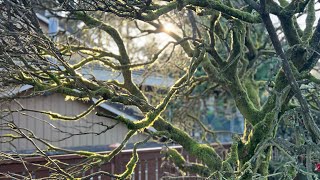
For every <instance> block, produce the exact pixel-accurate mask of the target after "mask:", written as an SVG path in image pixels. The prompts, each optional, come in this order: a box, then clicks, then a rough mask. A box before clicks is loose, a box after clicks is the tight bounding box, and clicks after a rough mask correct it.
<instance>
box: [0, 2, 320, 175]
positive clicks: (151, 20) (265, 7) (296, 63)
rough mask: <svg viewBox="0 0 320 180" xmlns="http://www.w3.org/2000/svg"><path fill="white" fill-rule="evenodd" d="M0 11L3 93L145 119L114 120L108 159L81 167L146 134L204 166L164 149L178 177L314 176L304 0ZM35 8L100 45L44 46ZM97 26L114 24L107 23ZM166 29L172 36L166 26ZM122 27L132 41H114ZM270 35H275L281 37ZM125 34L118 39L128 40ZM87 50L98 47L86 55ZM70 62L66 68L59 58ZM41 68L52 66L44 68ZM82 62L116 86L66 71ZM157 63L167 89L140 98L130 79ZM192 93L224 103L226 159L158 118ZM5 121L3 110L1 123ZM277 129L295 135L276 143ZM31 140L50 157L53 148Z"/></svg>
mask: <svg viewBox="0 0 320 180" xmlns="http://www.w3.org/2000/svg"><path fill="white" fill-rule="evenodd" d="M0 3H1V5H0V8H1V11H2V12H3V13H2V14H1V17H0V19H1V21H0V23H1V30H0V32H1V39H0V42H1V44H2V46H1V47H0V52H1V56H0V58H1V61H0V64H1V71H2V72H1V74H2V75H3V76H2V77H1V86H2V89H3V90H4V91H8V88H12V87H14V86H17V85H22V84H28V85H32V86H33V87H34V93H43V92H45V91H50V92H58V93H62V94H64V95H68V96H73V97H75V98H87V99H92V98H97V99H100V100H101V102H103V101H112V102H118V103H122V104H124V105H133V106H136V107H137V108H139V109H140V110H141V111H142V112H143V113H144V115H145V117H144V118H143V119H141V120H140V121H138V122H132V121H130V120H127V119H125V118H123V117H117V120H118V121H119V122H122V123H124V124H126V125H127V127H128V128H129V129H130V131H129V133H128V134H127V136H126V139H125V140H124V141H123V142H122V144H121V145H120V146H119V147H118V148H116V149H114V150H113V151H112V152H111V153H110V154H108V155H99V154H97V153H93V152H84V151H74V152H73V153H77V154H80V155H82V156H87V157H88V158H90V160H91V164H99V163H103V162H107V161H109V160H110V159H111V158H113V157H114V156H115V155H116V154H117V153H118V152H120V151H121V150H122V149H123V148H124V146H125V144H126V142H127V139H128V138H130V137H131V136H133V135H134V134H135V133H136V132H137V131H141V130H144V129H145V128H147V127H150V126H152V127H153V128H155V129H156V130H157V131H156V132H154V133H150V136H166V137H167V138H169V139H171V140H173V141H174V142H176V143H178V144H180V145H182V146H183V148H184V149H185V150H186V151H187V152H188V153H189V154H190V155H192V156H195V157H197V158H198V159H199V160H201V162H202V163H203V164H188V165H186V163H187V162H185V160H184V159H183V158H182V157H181V155H180V154H179V153H178V152H177V151H174V150H169V151H168V154H169V158H170V159H171V160H172V161H173V162H175V164H176V165H177V166H179V168H180V169H181V170H182V171H189V172H194V173H198V174H199V175H201V176H205V177H210V178H213V179H215V178H216V179H218V178H219V179H223V178H226V179H260V178H262V179H267V178H268V177H272V176H274V177H275V178H277V179H292V178H294V177H295V176H296V175H297V173H298V172H299V173H302V174H304V175H306V176H307V178H308V179H312V178H315V177H316V176H317V174H315V172H313V163H316V162H319V159H318V157H319V155H318V152H319V144H318V143H319V140H320V130H319V127H318V125H317V124H316V121H318V120H317V119H318V116H317V114H318V112H319V103H318V101H319V100H318V91H317V89H318V83H319V79H317V77H315V76H314V75H313V74H312V73H310V72H311V71H312V70H314V69H315V66H316V64H317V61H318V59H319V53H318V51H319V48H320V46H319V40H320V22H319V21H318V22H316V17H315V14H316V10H315V4H316V3H317V2H315V1H314V0H293V1H286V0H281V1H279V2H275V1H273V0H269V1H266V0H260V1H253V0H243V1H242V0H239V1H228V0H204V1H196V0H176V1H135V0H130V1H100V0H94V1H85V0H81V1H72V0H69V1H62V0H58V1H41V2H40V1H32V0H31V1H19V0H4V1H0ZM43 10H48V11H50V13H52V14H55V15H59V13H62V12H63V14H64V16H62V17H60V18H62V19H66V20H68V23H69V22H70V23H71V22H72V23H74V24H75V25H77V24H78V23H83V24H82V25H83V28H84V29H82V31H81V32H80V34H81V36H82V37H84V38H88V39H91V38H92V37H100V38H99V40H98V41H96V42H93V44H92V45H90V46H88V45H87V44H79V43H77V42H70V41H63V40H60V41H56V42H55V41H53V40H52V39H50V38H49V37H48V36H47V35H46V34H44V33H43V32H42V30H41V28H40V26H39V23H38V20H37V18H36V14H35V12H38V11H43ZM270 14H273V15H275V16H276V17H277V18H278V20H279V22H280V25H279V27H275V26H274V25H273V23H272V20H271V18H270ZM300 15H306V20H305V22H304V23H305V24H306V28H305V29H304V30H302V29H301V28H300V25H301V24H300V23H298V20H297V17H299V16H300ZM107 17H117V18H119V19H122V20H123V21H108V20H107ZM122 22H125V23H124V24H127V23H128V24H131V25H130V26H126V25H124V24H122ZM72 23H71V24H72ZM169 23H171V25H172V26H173V27H174V29H169V28H167V29H166V25H167V24H169ZM314 24H316V25H315V26H314ZM126 27H129V31H130V33H133V34H132V36H135V37H134V38H127V39H126V40H125V38H126V37H125V36H123V35H124V34H126V33H125V32H124V31H125V30H126ZM277 29H278V30H280V31H281V32H283V34H282V35H281V36H279V35H278V34H277ZM129 31H127V32H129ZM130 33H127V34H126V35H128V37H130ZM140 33H142V34H143V36H140ZM162 33H165V34H167V35H168V36H167V37H166V38H167V39H168V40H166V44H164V46H161V45H159V46H156V47H154V48H150V49H147V50H148V51H144V49H142V47H143V46H144V45H145V44H148V43H152V41H150V38H161V37H162V38H163V36H154V34H156V35H158V34H162ZM280 38H281V41H280ZM104 39H105V40H108V41H106V42H105V41H104ZM136 39H140V41H135V40H136ZM141 43H143V45H141ZM96 45H99V47H98V48H95V46H96ZM93 47H94V48H93ZM149 47H151V46H149ZM170 47H171V48H174V49H173V50H172V53H170V52H171V51H170V50H168V48H170ZM129 50H130V51H129ZM139 53H140V54H139ZM77 54H83V56H80V57H79V56H78V55H77ZM70 57H73V58H72V59H74V61H72V62H71V61H69V59H70ZM52 59H54V60H55V61H56V62H57V63H52ZM136 59H139V61H136ZM93 62H98V63H99V64H100V66H103V67H107V68H111V69H114V70H116V71H120V72H121V74H122V76H123V79H124V81H123V82H117V81H112V80H111V81H107V82H97V81H95V80H94V79H88V78H85V76H83V75H82V74H81V73H80V71H77V70H78V69H81V68H82V67H84V66H87V65H89V64H91V63H93ZM165 63H172V64H174V65H176V67H178V69H180V70H179V71H177V70H175V72H172V71H167V72H165V75H167V76H173V77H176V78H177V81H176V82H175V84H174V85H173V86H172V87H171V88H170V89H165V90H163V91H162V92H165V93H163V94H162V97H161V99H160V100H153V99H152V100H149V99H148V98H147V96H146V93H144V92H143V91H141V90H140V89H139V87H138V85H137V84H135V83H134V82H133V80H132V70H133V69H136V68H143V67H145V68H149V69H155V70H156V69H158V68H162V67H163V66H162V65H163V64H165ZM162 72H163V71H162ZM173 74H174V75H173ZM203 93H206V95H207V94H208V96H209V95H210V94H216V96H217V98H220V97H221V96H219V95H217V93H219V94H220V93H222V94H225V95H226V96H225V98H226V99H227V100H226V102H232V103H234V104H235V106H236V107H237V109H238V110H239V111H240V113H241V114H242V115H243V117H244V118H245V131H244V134H243V136H242V137H236V136H235V137H234V142H233V144H232V147H231V149H230V154H229V156H228V158H227V159H225V160H223V159H222V158H221V157H220V156H219V155H218V154H217V153H216V151H215V150H214V149H213V148H211V147H210V146H209V145H206V144H201V143H199V142H197V141H196V140H194V139H192V138H191V137H190V136H189V135H188V133H186V132H185V131H183V130H181V129H180V128H178V127H177V126H174V125H173V124H172V123H170V122H169V121H168V120H166V119H165V118H163V116H162V114H163V112H164V111H165V110H166V109H167V107H168V104H169V103H170V102H171V101H172V100H173V99H176V98H178V99H179V100H180V101H181V102H183V103H181V104H178V105H180V106H181V105H182V104H184V103H185V101H186V100H185V99H183V98H185V97H186V98H188V97H189V98H190V96H197V95H199V94H200V96H203ZM3 99H4V100H8V99H12V98H3ZM209 100H210V99H209ZM152 101H153V102H152ZM7 113H8V111H3V113H2V114H3V115H2V116H3V117H4V116H6V115H7ZM44 113H45V114H47V115H50V116H51V117H53V118H55V119H61V120H71V119H77V117H76V118H71V117H66V116H62V115H59V114H56V113H54V112H44ZM98 115H100V116H103V114H98ZM178 118H179V116H178ZM180 118H183V117H180ZM183 120H184V119H182V120H181V121H183ZM283 124H287V126H285V125H283ZM2 126H3V127H5V128H7V129H13V130H15V133H16V134H11V135H8V134H6V135H2V136H1V138H8V137H7V136H10V138H12V139H15V138H26V139H28V140H32V139H37V136H36V135H34V134H32V132H29V135H28V136H25V135H23V133H21V131H17V130H16V129H19V127H16V126H14V125H13V124H12V123H10V122H7V123H6V122H3V123H2ZM204 127H205V126H204ZM281 131H284V132H285V133H291V134H293V135H294V137H295V138H294V139H288V138H285V137H283V136H284V135H283V134H284V133H283V132H281ZM293 135H292V136H293ZM37 140H39V139H37ZM40 141H41V140H40ZM41 142H42V143H44V144H45V145H46V146H47V147H48V149H50V150H52V151H55V150H59V151H61V150H62V151H63V149H61V148H58V147H54V146H51V145H50V143H48V142H45V141H41ZM141 143H142V142H139V143H137V144H136V146H137V145H139V144H141ZM136 146H135V147H136ZM273 149H276V150H278V151H279V152H280V154H282V155H284V156H285V157H286V158H285V161H283V162H276V163H280V164H281V163H282V165H281V168H274V163H270V162H271V155H272V151H273ZM65 151H67V152H70V151H68V150H65ZM41 152H42V151H40V152H39V153H41ZM43 153H44V152H43ZM300 155H304V157H305V160H306V161H305V163H299V162H298V157H299V156H300ZM137 161H138V157H137V154H136V153H133V155H132V158H131V160H130V161H129V163H128V165H127V169H126V170H125V171H124V172H123V173H122V174H117V175H113V176H114V177H117V178H119V179H125V178H128V177H129V176H130V174H131V173H132V172H133V169H134V168H135V164H136V162H137ZM51 163H53V162H51ZM54 170H55V171H56V172H57V173H58V174H60V175H61V176H63V177H65V178H73V177H75V176H77V175H76V174H72V173H69V172H68V171H66V170H63V169H61V168H59V167H58V165H57V167H56V168H55V169H54Z"/></svg>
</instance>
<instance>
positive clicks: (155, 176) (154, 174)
mask: <svg viewBox="0 0 320 180" xmlns="http://www.w3.org/2000/svg"><path fill="white" fill-rule="evenodd" d="M214 147H217V145H214ZM229 147H230V144H225V145H224V148H219V149H218V152H219V154H221V155H222V156H225V154H226V150H228V149H229ZM171 148H175V149H177V150H178V151H179V152H181V153H182V154H183V156H184V157H185V159H186V161H187V162H199V161H198V160H197V159H196V158H194V157H192V156H189V155H188V154H187V153H186V152H185V151H183V149H182V148H181V147H180V146H175V147H171ZM161 150H162V148H161V147H157V148H148V149H139V150H138V154H139V162H138V164H137V166H136V168H135V171H134V174H133V175H132V179H134V180H159V179H160V178H161V177H163V176H164V175H170V174H171V175H181V174H180V173H179V169H178V168H176V167H174V166H173V164H172V162H170V161H164V160H163V158H164V154H162V153H160V152H161ZM104 153H107V152H104ZM131 153H132V150H124V151H122V152H121V153H119V154H118V155H117V156H115V158H113V159H112V160H111V161H110V162H108V163H105V164H103V165H102V166H100V167H92V168H91V169H88V170H87V171H84V170H83V169H81V167H78V168H75V169H72V172H77V171H79V172H80V173H79V175H78V177H79V176H85V175H89V174H92V173H94V172H99V171H105V172H109V173H111V174H121V173H123V172H124V171H125V169H126V164H127V163H128V161H129V160H130V158H131ZM51 159H54V160H58V161H60V162H61V163H68V164H78V163H86V162H85V161H84V159H85V158H83V157H81V156H77V155H59V156H51ZM24 160H25V161H26V162H27V163H26V164H25V165H26V167H27V169H26V168H25V167H24V165H23V164H22V163H21V162H18V161H13V160H3V161H0V173H11V174H12V175H15V174H18V175H19V174H20V175H24V176H25V175H28V173H30V175H31V176H32V178H45V177H49V176H50V174H51V173H52V171H51V170H49V169H48V168H45V167H39V166H35V165H34V164H41V165H44V164H46V163H47V161H46V160H45V159H44V158H42V157H28V158H25V159H24ZM61 167H62V168H63V169H65V170H71V169H70V167H66V166H63V165H62V166H61ZM27 170H28V171H27ZM188 175H190V176H191V174H187V176H188ZM192 176H194V175H192ZM15 177H17V178H18V179H22V178H19V176H15ZM0 179H10V178H5V177H1V175H0ZM90 180H113V178H111V177H109V176H107V175H103V174H97V175H96V176H93V177H92V178H91V179H90Z"/></svg>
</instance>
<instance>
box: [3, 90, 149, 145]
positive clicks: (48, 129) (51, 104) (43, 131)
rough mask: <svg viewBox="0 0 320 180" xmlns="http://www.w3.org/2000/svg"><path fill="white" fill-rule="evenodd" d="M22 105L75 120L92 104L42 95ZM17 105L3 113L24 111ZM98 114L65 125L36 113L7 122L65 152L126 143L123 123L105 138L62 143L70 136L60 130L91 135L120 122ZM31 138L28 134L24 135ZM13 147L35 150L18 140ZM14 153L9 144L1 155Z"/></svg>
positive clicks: (19, 114)
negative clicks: (73, 149) (123, 141)
mask: <svg viewBox="0 0 320 180" xmlns="http://www.w3.org/2000/svg"><path fill="white" fill-rule="evenodd" d="M18 102H19V103H20V104H21V105H22V106H23V107H24V108H26V109H32V110H42V111H51V112H57V113H59V114H61V115H65V116H75V115H78V114H80V113H82V112H84V111H85V110H86V109H87V108H89V107H90V104H89V103H86V102H83V101H77V100H76V101H71V100H68V101H65V98H64V96H63V95H61V94H51V95H47V96H46V95H42V96H36V97H31V98H25V99H19V100H18ZM19 107H20V106H19V105H18V103H16V102H11V103H10V104H6V105H2V109H4V108H9V109H11V110H17V109H21V108H19ZM95 112H96V111H95V110H94V111H93V112H91V113H90V114H89V115H87V116H86V117H84V118H81V119H80V120H77V121H61V120H51V119H50V118H49V117H48V116H47V115H44V114H42V113H36V112H28V111H23V112H15V113H13V115H12V116H8V117H6V119H7V120H13V122H14V123H15V124H16V125H18V126H19V127H23V128H26V129H29V130H31V131H33V132H34V134H35V135H36V136H37V137H41V138H44V139H48V140H49V141H51V142H52V144H53V145H55V146H58V147H63V148H71V147H84V146H108V145H110V144H114V143H120V142H122V139H123V138H124V137H125V135H126V133H127V132H128V129H127V128H126V127H125V125H123V124H121V123H119V124H117V125H116V126H115V127H114V128H113V129H110V130H108V131H106V132H105V133H102V134H101V135H94V134H86V135H77V136H73V137H71V138H68V139H65V140H62V139H63V138H66V137H67V136H68V134H66V133H62V132H59V131H58V130H57V129H60V130H61V131H64V132H69V133H81V132H83V133H88V132H96V133H99V132H102V131H103V130H104V129H106V127H105V126H102V125H99V123H103V125H108V126H111V125H113V124H116V123H117V122H116V121H115V120H113V119H110V118H105V117H99V116H96V115H95ZM0 121H2V122H1V123H5V120H0ZM23 132H24V133H25V134H28V133H27V131H23ZM6 133H11V134H12V131H10V132H9V131H8V130H1V131H0V135H3V134H6ZM145 138H146V135H144V134H137V135H135V136H134V137H133V138H131V139H130V140H129V143H134V142H137V141H140V140H143V139H145ZM35 143H36V144H37V145H38V147H40V148H42V149H43V148H45V146H44V145H43V144H42V143H40V142H35ZM13 145H14V146H16V148H17V150H18V151H20V150H31V149H34V146H33V145H32V143H31V142H27V141H26V140H15V141H13ZM10 149H13V147H12V146H10V144H9V143H0V150H1V151H8V150H10Z"/></svg>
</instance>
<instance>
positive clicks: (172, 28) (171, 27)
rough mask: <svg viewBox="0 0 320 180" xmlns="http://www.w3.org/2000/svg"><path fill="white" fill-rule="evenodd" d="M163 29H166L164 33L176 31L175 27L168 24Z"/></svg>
mask: <svg viewBox="0 0 320 180" xmlns="http://www.w3.org/2000/svg"><path fill="white" fill-rule="evenodd" d="M163 27H164V31H166V32H174V29H175V27H174V25H173V24H171V23H166V24H164V25H163Z"/></svg>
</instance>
